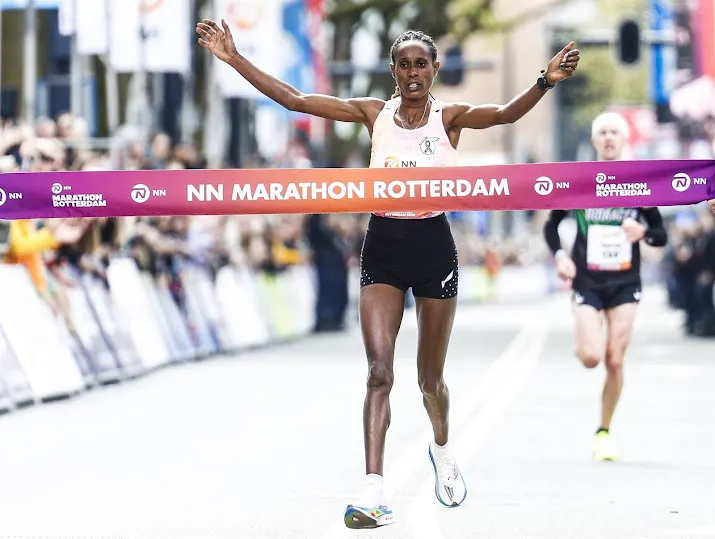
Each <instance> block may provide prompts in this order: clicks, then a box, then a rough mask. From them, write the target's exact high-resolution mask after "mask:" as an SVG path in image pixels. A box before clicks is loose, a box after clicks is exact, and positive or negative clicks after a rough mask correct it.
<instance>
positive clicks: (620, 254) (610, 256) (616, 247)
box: [586, 225, 633, 271]
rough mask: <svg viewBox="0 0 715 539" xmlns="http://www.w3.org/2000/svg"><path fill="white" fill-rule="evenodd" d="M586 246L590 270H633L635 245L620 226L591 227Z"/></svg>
mask: <svg viewBox="0 0 715 539" xmlns="http://www.w3.org/2000/svg"><path fill="white" fill-rule="evenodd" d="M586 246H587V249H586V263H587V265H588V269H590V270H596V271H626V270H628V269H630V268H631V264H632V258H633V245H632V244H631V242H630V241H628V236H626V232H625V230H623V229H622V228H621V227H620V226H613V225H590V226H589V227H588V239H587V241H586Z"/></svg>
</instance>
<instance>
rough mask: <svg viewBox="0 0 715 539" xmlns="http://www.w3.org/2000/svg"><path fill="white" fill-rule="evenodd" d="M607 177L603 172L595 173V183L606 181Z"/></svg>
mask: <svg viewBox="0 0 715 539" xmlns="http://www.w3.org/2000/svg"><path fill="white" fill-rule="evenodd" d="M607 179H608V176H606V175H605V174H604V173H603V172H599V173H598V174H596V183H606V180H607Z"/></svg>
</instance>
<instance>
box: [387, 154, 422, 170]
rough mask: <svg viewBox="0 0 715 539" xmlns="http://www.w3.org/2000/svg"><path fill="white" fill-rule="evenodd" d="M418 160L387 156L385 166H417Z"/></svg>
mask: <svg viewBox="0 0 715 539" xmlns="http://www.w3.org/2000/svg"><path fill="white" fill-rule="evenodd" d="M416 167H417V161H413V160H409V159H400V158H398V157H394V156H392V155H390V156H388V157H386V158H385V168H416Z"/></svg>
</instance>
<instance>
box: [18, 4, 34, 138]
mask: <svg viewBox="0 0 715 539" xmlns="http://www.w3.org/2000/svg"><path fill="white" fill-rule="evenodd" d="M23 56H24V59H23V66H22V69H23V71H22V74H23V77H22V85H23V91H22V94H23V97H24V99H23V101H24V113H25V122H26V123H27V125H28V126H29V127H30V128H33V129H34V127H35V110H36V106H37V104H36V91H37V12H36V10H35V0H27V6H26V7H25V42H24V47H23Z"/></svg>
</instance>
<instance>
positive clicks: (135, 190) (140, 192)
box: [131, 183, 166, 204]
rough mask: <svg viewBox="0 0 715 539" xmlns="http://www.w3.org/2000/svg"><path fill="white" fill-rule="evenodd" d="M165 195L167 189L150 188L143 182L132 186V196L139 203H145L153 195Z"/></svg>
mask: <svg viewBox="0 0 715 539" xmlns="http://www.w3.org/2000/svg"><path fill="white" fill-rule="evenodd" d="M152 196H153V197H165V196H166V189H153V190H150V189H149V186H147V185H144V184H143V183H138V184H136V185H135V186H134V187H132V192H131V197H132V200H133V201H134V202H136V203H137V204H144V203H145V202H146V201H147V200H149V199H150V198H151V197H152Z"/></svg>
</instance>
